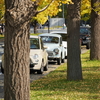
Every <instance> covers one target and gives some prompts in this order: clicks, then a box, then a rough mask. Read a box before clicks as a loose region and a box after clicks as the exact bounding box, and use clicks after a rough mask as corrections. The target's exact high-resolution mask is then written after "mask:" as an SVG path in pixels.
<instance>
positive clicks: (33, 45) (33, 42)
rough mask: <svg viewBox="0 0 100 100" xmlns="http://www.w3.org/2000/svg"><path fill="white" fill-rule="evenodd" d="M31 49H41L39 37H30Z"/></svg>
mask: <svg viewBox="0 0 100 100" xmlns="http://www.w3.org/2000/svg"><path fill="white" fill-rule="evenodd" d="M30 49H40V47H39V39H38V38H32V39H30Z"/></svg>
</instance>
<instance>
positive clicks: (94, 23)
mask: <svg viewBox="0 0 100 100" xmlns="http://www.w3.org/2000/svg"><path fill="white" fill-rule="evenodd" d="M98 2H99V3H100V0H91V5H92V8H93V5H94V3H98ZM90 60H100V14H98V13H96V12H95V11H94V10H92V12H91V46H90Z"/></svg>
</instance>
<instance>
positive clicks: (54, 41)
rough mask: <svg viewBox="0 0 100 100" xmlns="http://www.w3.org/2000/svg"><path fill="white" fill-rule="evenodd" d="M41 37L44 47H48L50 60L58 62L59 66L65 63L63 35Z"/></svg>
mask: <svg viewBox="0 0 100 100" xmlns="http://www.w3.org/2000/svg"><path fill="white" fill-rule="evenodd" d="M39 36H40V37H41V38H42V40H43V43H44V45H45V46H47V49H46V51H47V52H48V60H54V61H57V64H58V65H60V64H61V63H64V60H65V55H66V51H65V48H64V46H63V45H62V37H61V35H58V34H50V33H44V34H40V35H39Z"/></svg>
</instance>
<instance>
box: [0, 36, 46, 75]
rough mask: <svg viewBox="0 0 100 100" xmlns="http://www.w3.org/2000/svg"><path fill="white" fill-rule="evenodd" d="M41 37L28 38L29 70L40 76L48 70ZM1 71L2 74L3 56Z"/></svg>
mask: <svg viewBox="0 0 100 100" xmlns="http://www.w3.org/2000/svg"><path fill="white" fill-rule="evenodd" d="M45 49H46V47H44V45H43V42H42V39H41V37H39V36H30V69H32V70H33V71H37V73H38V74H42V73H43V71H47V70H48V53H47V52H46V50H45ZM1 71H2V73H4V55H3V56H2V64H1Z"/></svg>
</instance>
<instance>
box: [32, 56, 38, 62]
mask: <svg viewBox="0 0 100 100" xmlns="http://www.w3.org/2000/svg"><path fill="white" fill-rule="evenodd" d="M33 59H35V62H38V61H39V55H38V54H34V56H33Z"/></svg>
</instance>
